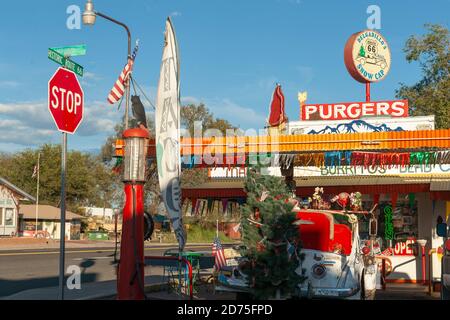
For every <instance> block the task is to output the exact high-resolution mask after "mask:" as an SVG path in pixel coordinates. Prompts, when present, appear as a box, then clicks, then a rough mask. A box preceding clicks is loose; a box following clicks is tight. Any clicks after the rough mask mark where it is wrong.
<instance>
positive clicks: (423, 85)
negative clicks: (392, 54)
mask: <svg viewBox="0 0 450 320" xmlns="http://www.w3.org/2000/svg"><path fill="white" fill-rule="evenodd" d="M425 27H426V29H427V30H428V33H427V34H425V35H424V36H420V37H417V36H411V37H410V38H409V39H408V40H407V41H406V45H405V48H404V49H403V50H404V52H405V53H406V60H407V61H408V62H413V61H417V62H419V64H420V66H421V68H422V74H423V77H422V79H421V80H420V81H419V82H417V83H416V84H414V85H411V86H407V85H405V84H403V83H401V87H400V89H398V90H397V91H396V95H397V97H398V98H401V99H408V101H409V106H410V110H411V113H412V114H413V115H429V114H434V115H435V116H436V127H437V128H438V129H439V128H441V129H442V128H443V129H445V128H449V127H450V51H449V45H450V38H449V30H448V29H447V28H445V27H444V26H440V25H430V24H426V25H425Z"/></svg>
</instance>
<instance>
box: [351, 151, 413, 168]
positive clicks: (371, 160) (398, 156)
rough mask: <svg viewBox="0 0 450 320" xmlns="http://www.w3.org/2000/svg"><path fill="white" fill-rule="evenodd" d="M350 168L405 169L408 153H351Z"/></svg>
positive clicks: (408, 159)
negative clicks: (395, 167) (399, 167)
mask: <svg viewBox="0 0 450 320" xmlns="http://www.w3.org/2000/svg"><path fill="white" fill-rule="evenodd" d="M350 163H351V165H352V166H363V167H364V168H365V169H367V168H368V167H375V166H379V167H382V168H387V169H390V168H392V167H394V166H401V167H405V166H407V165H409V164H410V155H409V153H406V152H402V153H398V152H396V153H376V152H352V155H351V161H350Z"/></svg>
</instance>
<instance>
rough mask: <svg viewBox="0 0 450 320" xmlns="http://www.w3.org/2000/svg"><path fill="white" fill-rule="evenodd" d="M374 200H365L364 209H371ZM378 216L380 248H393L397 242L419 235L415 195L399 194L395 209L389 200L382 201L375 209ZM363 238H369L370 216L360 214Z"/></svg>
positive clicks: (415, 237)
mask: <svg viewBox="0 0 450 320" xmlns="http://www.w3.org/2000/svg"><path fill="white" fill-rule="evenodd" d="M372 206H373V202H372V201H363V208H364V210H370V209H371V208H372ZM375 212H376V216H377V218H378V233H377V240H378V241H377V242H379V245H380V249H381V250H384V249H386V248H393V247H394V246H395V244H396V243H399V242H405V241H407V240H411V239H417V237H418V218H417V217H418V214H417V201H415V199H414V196H412V195H408V194H399V196H398V199H397V203H396V205H395V208H394V210H392V202H391V201H389V200H385V201H380V202H379V204H378V207H377V209H376V210H375ZM359 221H360V224H359V232H360V236H361V239H368V233H369V229H368V228H369V217H363V216H360V218H359Z"/></svg>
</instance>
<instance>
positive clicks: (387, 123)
mask: <svg viewBox="0 0 450 320" xmlns="http://www.w3.org/2000/svg"><path fill="white" fill-rule="evenodd" d="M434 128H435V125H434V115H431V116H418V117H407V118H391V117H376V118H375V117H371V118H362V119H355V120H335V121H333V122H330V121H327V120H311V121H290V122H289V124H288V132H289V134H328V133H354V132H388V131H414V130H434Z"/></svg>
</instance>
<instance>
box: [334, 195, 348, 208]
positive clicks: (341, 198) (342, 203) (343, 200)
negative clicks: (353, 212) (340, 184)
mask: <svg viewBox="0 0 450 320" xmlns="http://www.w3.org/2000/svg"><path fill="white" fill-rule="evenodd" d="M338 197H339V198H338V200H337V202H338V203H339V205H340V206H341V207H342V208H343V209H344V208H345V207H347V204H348V201H349V200H350V195H349V194H348V193H347V192H341V193H339V195H338Z"/></svg>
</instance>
